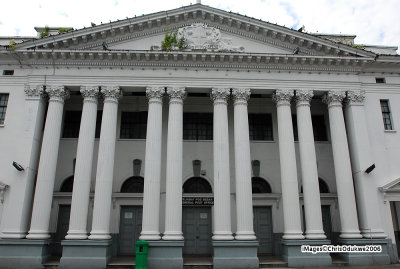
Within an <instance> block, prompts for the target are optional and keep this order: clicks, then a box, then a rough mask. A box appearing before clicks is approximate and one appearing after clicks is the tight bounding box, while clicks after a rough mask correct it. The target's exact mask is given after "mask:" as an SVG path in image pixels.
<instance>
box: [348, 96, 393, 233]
mask: <svg viewBox="0 0 400 269" xmlns="http://www.w3.org/2000/svg"><path fill="white" fill-rule="evenodd" d="M364 99H365V92H364V91H360V90H353V91H348V92H347V100H346V106H345V115H346V129H347V137H348V139H349V146H350V157H351V165H352V170H353V177H354V187H355V191H356V194H357V195H356V200H357V208H358V214H359V222H360V223H359V224H360V231H361V233H362V235H363V236H364V237H365V238H385V237H387V235H386V234H385V232H384V230H383V228H382V227H383V225H382V220H381V218H378V217H377V216H379V206H378V205H379V202H378V201H379V199H378V191H377V185H376V179H375V176H374V172H371V173H369V174H367V173H365V170H366V169H367V168H368V167H370V166H371V165H372V164H373V163H374V161H373V156H372V151H371V147H370V140H369V136H368V127H367V120H366V117H365V109H364Z"/></svg>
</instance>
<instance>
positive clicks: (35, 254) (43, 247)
mask: <svg viewBox="0 0 400 269" xmlns="http://www.w3.org/2000/svg"><path fill="white" fill-rule="evenodd" d="M50 257H51V252H50V240H27V239H1V240H0V268H9V269H36V268H43V266H42V264H43V263H45V262H47V261H48V259H49V258H50Z"/></svg>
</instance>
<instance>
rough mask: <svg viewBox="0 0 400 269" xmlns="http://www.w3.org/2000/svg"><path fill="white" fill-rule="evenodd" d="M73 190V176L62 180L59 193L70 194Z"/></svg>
mask: <svg viewBox="0 0 400 269" xmlns="http://www.w3.org/2000/svg"><path fill="white" fill-rule="evenodd" d="M73 188H74V176H70V177H68V178H66V179H65V180H64V182H63V183H62V185H61V188H60V192H72V190H73Z"/></svg>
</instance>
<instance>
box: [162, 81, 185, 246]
mask: <svg viewBox="0 0 400 269" xmlns="http://www.w3.org/2000/svg"><path fill="white" fill-rule="evenodd" d="M167 93H168V95H169V98H170V99H169V115H168V137H167V139H168V140H167V178H166V180H167V186H166V197H165V198H166V199H165V232H164V236H163V240H183V236H182V162H183V156H182V154H183V152H182V147H183V137H182V136H183V99H184V98H185V96H186V91H185V88H179V87H168V89H167Z"/></svg>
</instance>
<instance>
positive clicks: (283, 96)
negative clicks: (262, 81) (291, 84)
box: [272, 89, 294, 106]
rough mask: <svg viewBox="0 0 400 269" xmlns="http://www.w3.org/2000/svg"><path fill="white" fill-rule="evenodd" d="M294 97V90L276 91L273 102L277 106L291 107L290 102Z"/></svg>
mask: <svg viewBox="0 0 400 269" xmlns="http://www.w3.org/2000/svg"><path fill="white" fill-rule="evenodd" d="M293 96H294V91H293V90H281V89H279V90H276V91H275V93H274V94H273V95H272V100H274V102H275V103H276V105H277V106H280V105H290V101H291V100H292V98H293Z"/></svg>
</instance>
